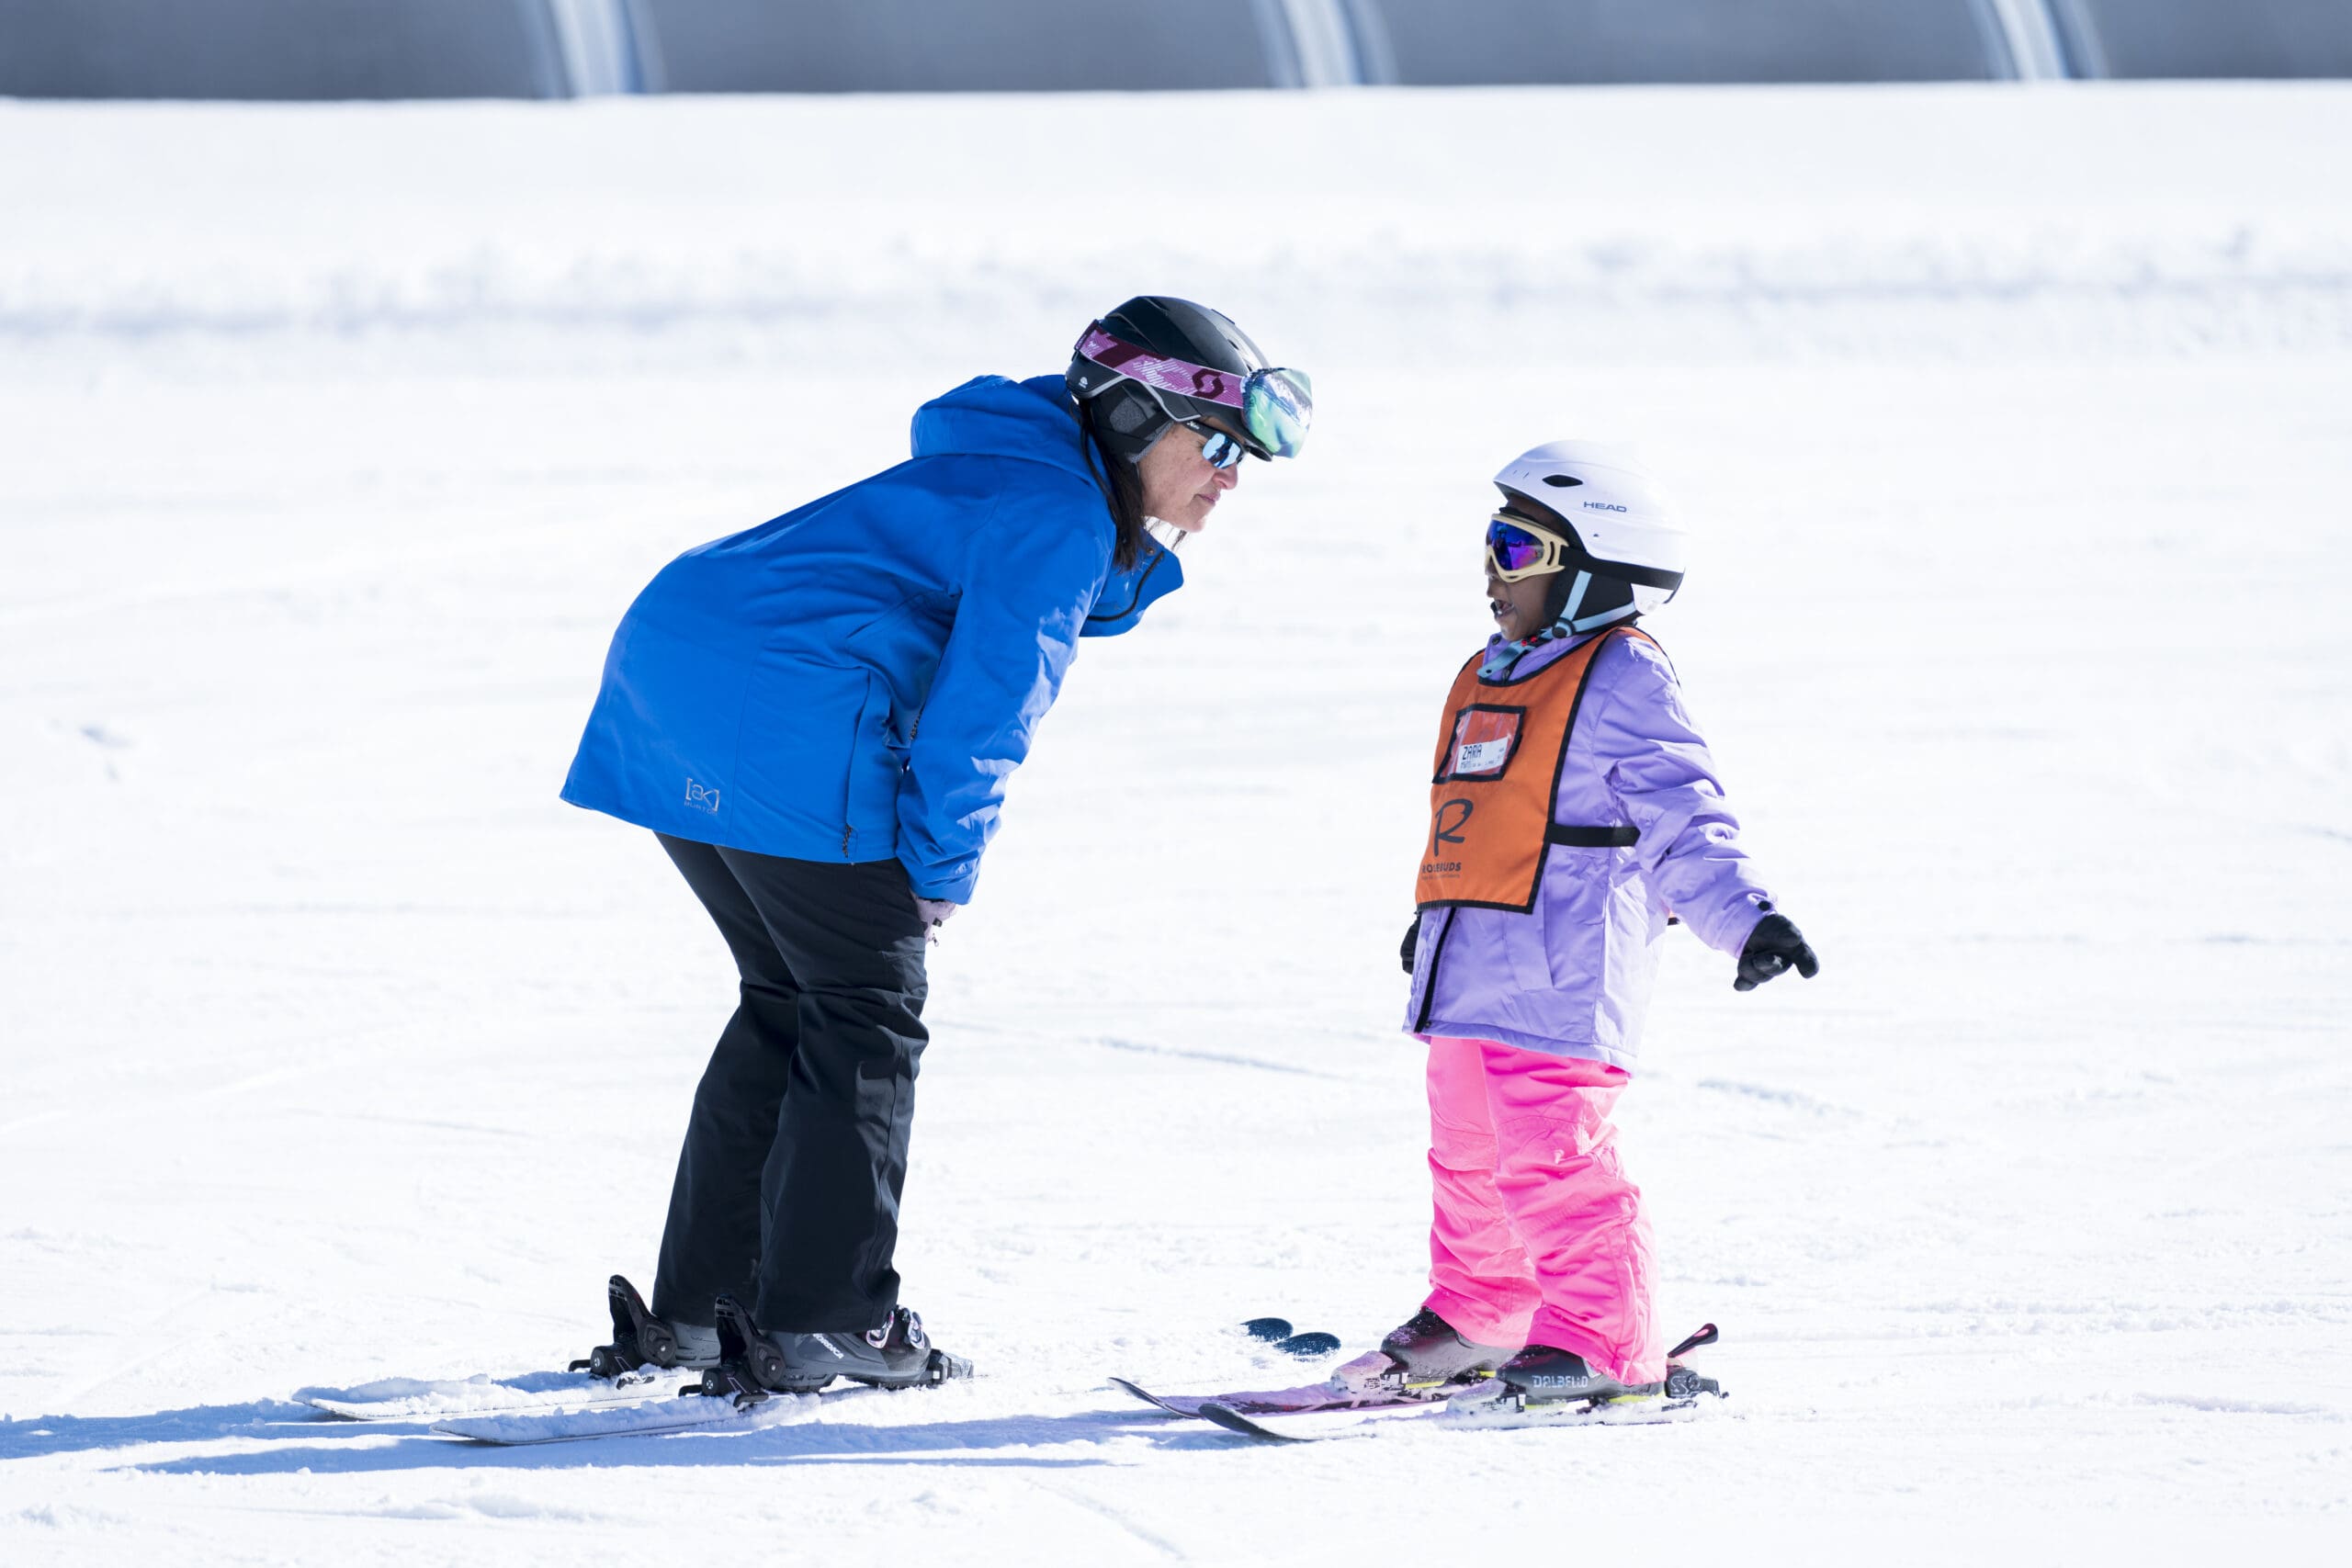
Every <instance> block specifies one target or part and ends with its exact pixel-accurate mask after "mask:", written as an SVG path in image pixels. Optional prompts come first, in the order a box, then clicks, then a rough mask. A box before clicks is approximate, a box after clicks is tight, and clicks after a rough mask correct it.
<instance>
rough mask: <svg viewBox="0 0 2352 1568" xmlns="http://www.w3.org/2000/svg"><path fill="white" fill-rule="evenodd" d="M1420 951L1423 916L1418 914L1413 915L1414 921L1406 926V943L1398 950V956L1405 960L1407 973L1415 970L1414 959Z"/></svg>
mask: <svg viewBox="0 0 2352 1568" xmlns="http://www.w3.org/2000/svg"><path fill="white" fill-rule="evenodd" d="M1420 951H1421V917H1420V916H1419V915H1418V914H1416V915H1415V916H1414V917H1413V923H1412V924H1411V925H1409V926H1407V927H1406V928H1405V945H1404V946H1402V947H1400V948H1398V949H1397V957H1399V958H1401V959H1403V960H1404V961H1405V973H1406V974H1408V975H1410V974H1411V973H1412V972H1413V960H1414V959H1415V958H1417V957H1419V955H1420Z"/></svg>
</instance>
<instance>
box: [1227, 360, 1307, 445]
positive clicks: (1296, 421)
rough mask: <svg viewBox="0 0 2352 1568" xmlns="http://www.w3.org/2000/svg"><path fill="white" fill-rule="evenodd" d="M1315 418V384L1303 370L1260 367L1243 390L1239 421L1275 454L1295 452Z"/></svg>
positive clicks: (1260, 443)
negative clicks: (1264, 368)
mask: <svg viewBox="0 0 2352 1568" xmlns="http://www.w3.org/2000/svg"><path fill="white" fill-rule="evenodd" d="M1314 419H1315V384H1314V383H1313V382H1312V381H1310V380H1309V379H1308V378H1307V375H1306V371H1304V370H1261V371H1259V372H1257V373H1256V374H1255V375H1253V376H1251V377H1250V384H1249V385H1248V386H1247V387H1245V388H1243V389H1242V393H1241V422H1242V423H1244V424H1245V425H1247V426H1248V427H1249V430H1250V435H1251V436H1253V437H1254V438H1255V439H1256V440H1257V443H1258V445H1259V446H1263V447H1264V448H1265V449H1266V450H1267V451H1268V452H1271V453H1272V454H1273V455H1274V456H1275V457H1296V456H1297V455H1298V450H1299V448H1300V447H1302V446H1306V427H1307V426H1308V425H1309V424H1310V423H1313V422H1314Z"/></svg>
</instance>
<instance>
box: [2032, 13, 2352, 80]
mask: <svg viewBox="0 0 2352 1568" xmlns="http://www.w3.org/2000/svg"><path fill="white" fill-rule="evenodd" d="M2049 5H2050V9H2051V15H2052V20H2053V21H2055V22H2056V24H2057V27H2058V34H2059V38H2060V40H2061V42H2062V44H2063V45H2064V49H2065V51H2066V55H2067V62H2068V64H2069V65H2070V66H2071V67H2072V73H2073V74H2074V75H2076V76H2130V77H2165V76H2170V77H2205V78H2219V77H2282V76H2352V0H2049Z"/></svg>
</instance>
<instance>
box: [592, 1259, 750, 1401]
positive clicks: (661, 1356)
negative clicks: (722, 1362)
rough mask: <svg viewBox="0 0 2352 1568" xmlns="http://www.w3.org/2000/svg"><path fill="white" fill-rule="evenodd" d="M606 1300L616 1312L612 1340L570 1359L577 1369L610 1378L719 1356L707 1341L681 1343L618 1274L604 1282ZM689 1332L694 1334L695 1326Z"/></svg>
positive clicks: (703, 1364) (694, 1364) (684, 1365)
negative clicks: (586, 1354)
mask: <svg viewBox="0 0 2352 1568" xmlns="http://www.w3.org/2000/svg"><path fill="white" fill-rule="evenodd" d="M605 1304H606V1305H607V1306H609V1307H611V1308H612V1313H613V1342H612V1343H611V1344H609V1345H599V1346H597V1347H596V1348H594V1350H591V1351H589V1352H588V1356H587V1359H585V1360H579V1361H574V1362H572V1363H571V1370H572V1371H575V1372H581V1371H584V1372H589V1373H592V1374H594V1376H596V1377H600V1378H604V1379H605V1380H607V1381H611V1380H615V1379H618V1378H621V1377H625V1376H627V1375H628V1374H629V1373H631V1372H634V1371H637V1370H638V1368H639V1367H665V1368H667V1367H680V1368H684V1369H686V1370H688V1371H693V1370H695V1369H696V1368H700V1367H707V1366H709V1365H711V1364H712V1362H713V1361H714V1360H715V1359H716V1357H715V1355H714V1353H713V1352H712V1350H711V1348H710V1347H709V1346H707V1345H695V1344H686V1345H681V1344H680V1343H679V1335H678V1330H677V1329H676V1328H675V1327H674V1326H673V1325H671V1324H670V1323H668V1322H666V1321H665V1320H663V1319H662V1318H658V1317H656V1316H654V1315H653V1314H652V1312H651V1311H650V1310H649V1309H648V1308H647V1306H646V1304H645V1298H644V1297H643V1296H640V1295H639V1294H638V1293H637V1287H636V1286H635V1285H632V1284H630V1283H629V1282H628V1280H626V1279H624V1278H622V1277H621V1276H620V1275H618V1274H616V1275H614V1276H613V1277H612V1279H611V1280H609V1281H608V1282H607V1283H606V1284H605ZM686 1333H687V1335H688V1336H690V1337H697V1338H698V1337H699V1336H696V1335H695V1331H694V1330H693V1329H692V1328H688V1329H687V1330H686Z"/></svg>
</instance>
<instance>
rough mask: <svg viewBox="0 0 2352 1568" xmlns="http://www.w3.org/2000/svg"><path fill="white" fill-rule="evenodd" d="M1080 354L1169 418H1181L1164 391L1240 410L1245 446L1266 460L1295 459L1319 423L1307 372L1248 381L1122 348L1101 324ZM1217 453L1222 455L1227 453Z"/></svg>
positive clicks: (1083, 341) (1255, 375) (1274, 371)
mask: <svg viewBox="0 0 2352 1568" xmlns="http://www.w3.org/2000/svg"><path fill="white" fill-rule="evenodd" d="M1078 352H1079V353H1080V354H1081V355H1085V356H1086V357H1087V358H1089V359H1091V360H1092V361H1093V362H1094V363H1095V364H1097V365H1100V366H1101V367H1103V368H1104V369H1105V370H1109V371H1112V372H1114V373H1115V374H1116V375H1119V376H1124V377H1125V378H1129V379H1131V380H1133V381H1134V382H1136V384H1137V385H1138V386H1140V387H1142V388H1143V389H1145V390H1146V391H1148V392H1150V393H1151V394H1152V397H1153V399H1154V400H1156V401H1159V406H1160V409H1161V411H1162V412H1165V413H1167V414H1168V416H1169V417H1170V419H1175V418H1179V417H1181V416H1179V415H1178V414H1177V413H1176V412H1175V411H1174V410H1173V409H1170V408H1169V407H1168V404H1167V403H1166V401H1165V400H1161V399H1160V397H1159V394H1161V393H1162V392H1172V393H1174V394H1175V395H1176V396H1178V397H1180V398H1191V399H1193V400H1194V401H1196V402H1204V403H1219V404H1222V405H1223V406H1225V407H1227V408H1229V409H1236V410H1238V411H1239V412H1240V414H1241V428H1242V429H1243V430H1244V431H1245V432H1247V433H1248V435H1249V442H1248V443H1243V444H1242V445H1244V446H1248V445H1249V444H1250V443H1254V444H1255V446H1256V449H1257V450H1258V452H1259V453H1260V455H1261V456H1262V457H1296V456H1298V452H1299V448H1301V447H1303V446H1306V427H1307V426H1308V425H1309V424H1310V423H1313V422H1314V418H1315V384H1314V382H1313V381H1311V380H1309V379H1308V378H1307V375H1306V371H1304V370H1285V369H1282V368H1280V367H1274V368H1270V369H1264V370H1253V371H1251V372H1250V374H1249V375H1248V376H1247V377H1241V376H1237V375H1235V374H1234V373H1233V372H1232V371H1229V370H1211V369H1209V368H1208V367H1205V366H1201V365H1194V364H1193V363H1192V362H1191V361H1189V360H1183V359H1169V358H1165V357H1163V356H1161V355H1156V354H1153V353H1151V352H1150V351H1149V350H1148V349H1141V348H1137V347H1136V345H1135V344H1131V343H1123V342H1121V341H1120V340H1119V339H1117V338H1114V337H1113V336H1112V335H1111V334H1110V333H1106V332H1104V331H1103V327H1102V323H1100V322H1097V323H1095V324H1094V325H1093V326H1091V327H1089V328H1088V329H1087V333H1086V335H1085V336H1084V337H1082V338H1080V339H1079V341H1078ZM1230 439H1232V438H1231V437H1229V436H1228V437H1227V440H1230ZM1218 450H1219V451H1220V452H1222V451H1223V448H1222V447H1220V448H1218ZM1210 460H1211V461H1212V462H1215V461H1216V459H1215V458H1211V459H1210ZM1235 460H1236V461H1238V460H1239V459H1238V458H1237V459H1235ZM1217 466H1218V467H1219V468H1227V467H1229V466H1230V465H1228V464H1224V463H1219V464H1217Z"/></svg>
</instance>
